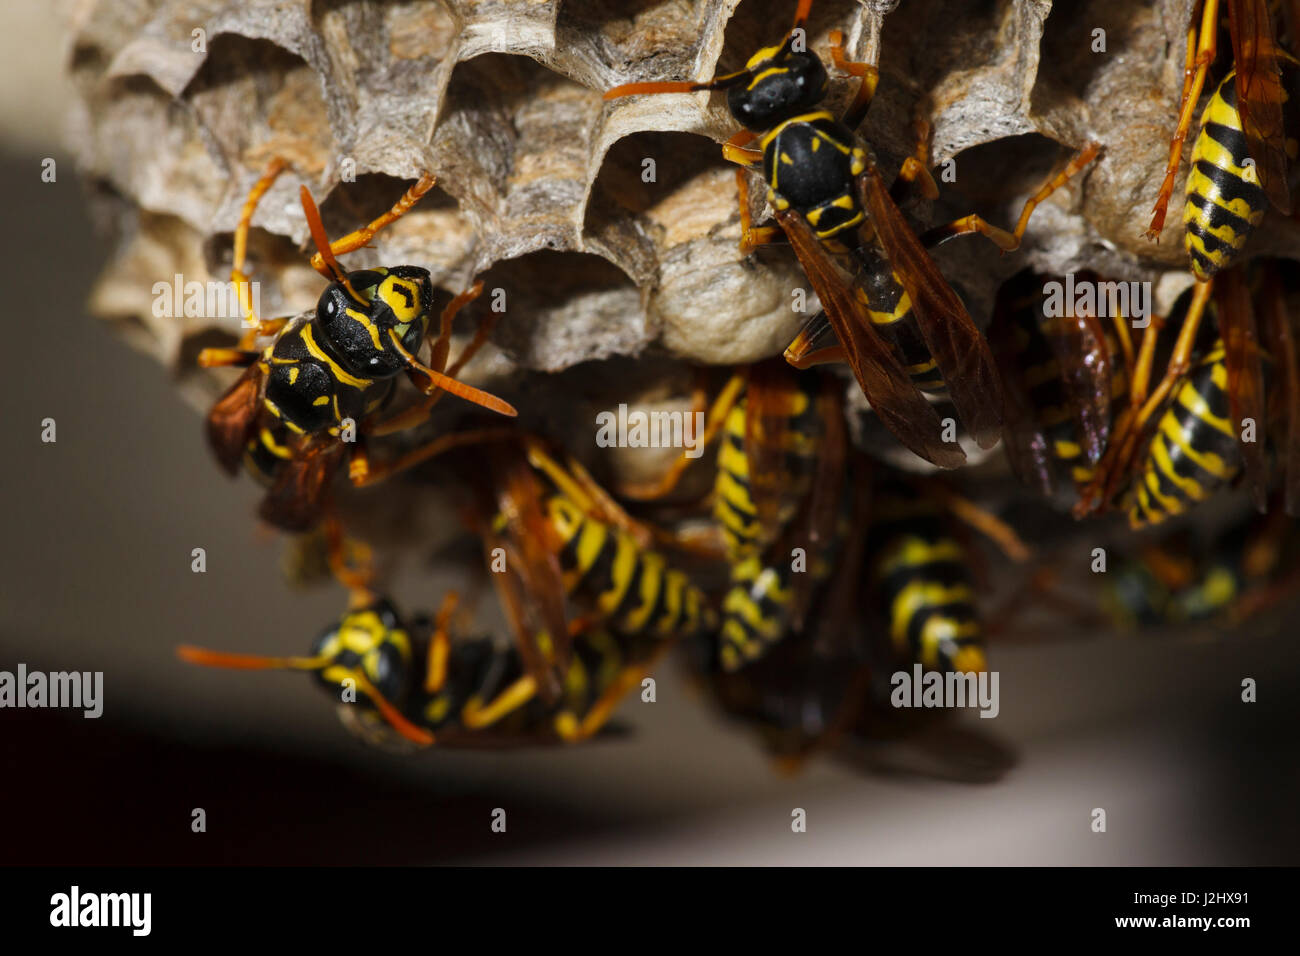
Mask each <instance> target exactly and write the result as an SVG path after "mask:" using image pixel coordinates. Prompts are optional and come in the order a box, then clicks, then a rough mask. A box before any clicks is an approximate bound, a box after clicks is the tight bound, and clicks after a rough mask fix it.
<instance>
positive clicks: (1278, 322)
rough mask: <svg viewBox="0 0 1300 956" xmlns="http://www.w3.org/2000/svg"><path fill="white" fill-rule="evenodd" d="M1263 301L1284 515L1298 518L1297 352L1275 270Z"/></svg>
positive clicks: (1266, 278) (1293, 324)
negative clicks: (1279, 432) (1280, 435)
mask: <svg viewBox="0 0 1300 956" xmlns="http://www.w3.org/2000/svg"><path fill="white" fill-rule="evenodd" d="M1262 301H1263V303H1264V329H1265V332H1266V334H1267V335H1268V348H1269V354H1270V356H1272V359H1273V374H1272V377H1271V379H1270V381H1271V382H1276V383H1277V384H1276V386H1274V387H1275V388H1276V390H1277V391H1276V392H1275V394H1276V395H1278V396H1279V398H1278V399H1276V400H1275V402H1274V403H1273V404H1274V409H1275V410H1276V412H1277V416H1278V418H1280V422H1281V424H1282V426H1283V427H1284V428H1285V429H1286V437H1285V439H1283V441H1284V445H1283V447H1282V448H1280V449H1279V455H1278V457H1279V458H1280V460H1281V462H1282V465H1283V467H1284V469H1285V474H1286V480H1285V486H1284V492H1283V502H1284V507H1285V509H1286V513H1287V514H1289V515H1300V350H1298V349H1297V343H1296V322H1295V320H1294V319H1293V318H1292V315H1293V313H1292V312H1291V310H1289V309H1288V308H1287V301H1286V298H1285V292H1284V290H1283V288H1282V282H1281V279H1280V277H1279V276H1278V274H1277V270H1276V268H1273V267H1270V268H1268V270H1267V271H1266V272H1265V274H1264V286H1263V296H1262ZM1275 420H1276V419H1275Z"/></svg>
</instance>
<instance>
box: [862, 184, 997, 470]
mask: <svg viewBox="0 0 1300 956" xmlns="http://www.w3.org/2000/svg"><path fill="white" fill-rule="evenodd" d="M858 192H859V195H860V197H861V200H862V208H863V209H865V210H866V213H867V215H868V217H870V219H871V225H872V227H873V228H874V229H875V231H876V237H877V238H878V239H879V240H880V245H881V248H883V249H884V252H885V255H886V257H887V258H888V259H889V263H890V266H891V267H892V268H893V270H894V275H895V276H896V277H897V278H898V280H899V282H900V283H901V284H902V286H903V288H904V289H905V290H906V291H907V295H908V297H909V298H910V299H911V300H912V311H913V313H914V314H915V315H916V324H917V327H918V328H919V329H920V331H921V337H922V338H924V339H925V344H926V347H927V348H928V349H929V350H930V354H931V355H932V356H933V357H934V361H935V364H936V365H937V366H938V368H939V372H940V374H941V375H942V376H943V380H944V382H945V383H946V384H947V386H948V394H949V396H950V397H951V398H952V404H953V407H954V408H956V409H957V414H958V415H959V416H960V418H961V421H962V424H963V425H965V426H966V430H967V431H968V432H969V433H970V435H971V437H972V438H974V439H975V441H976V443H977V444H978V445H979V446H980V447H981V448H992V447H993V445H995V444H996V443H997V440H998V438H999V436H1000V434H1001V430H1002V390H1001V387H1000V383H999V381H998V373H997V369H996V368H995V366H994V364H993V356H992V354H991V353H990V352H989V347H988V343H987V342H985V341H984V336H983V335H981V334H980V330H979V329H978V328H976V327H975V323H974V321H972V319H971V317H970V315H969V313H967V311H966V307H965V306H964V305H962V302H961V299H959V298H958V297H957V293H955V292H954V291H953V290H952V286H950V285H948V280H946V279H945V278H944V277H943V273H942V272H940V271H939V267H938V265H936V264H935V261H934V260H933V259H932V258H930V254H929V253H928V252H926V251H925V247H924V246H923V245H921V241H920V239H918V238H917V236H916V233H915V232H913V231H912V227H911V226H910V225H908V223H907V220H906V219H904V218H903V214H902V213H901V212H899V210H898V207H897V206H896V205H894V201H893V199H891V198H890V196H889V189H888V187H887V186H886V185H885V183H884V180H883V179H881V178H880V173H879V172H877V171H876V170H875V169H874V168H873V167H868V168H867V170H866V171H865V172H864V173H863V174H862V175H861V176H859V177H858Z"/></svg>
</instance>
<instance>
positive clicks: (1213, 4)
mask: <svg viewBox="0 0 1300 956" xmlns="http://www.w3.org/2000/svg"><path fill="white" fill-rule="evenodd" d="M1218 18H1219V0H1204V4H1203V6H1202V8H1201V25H1200V30H1199V31H1198V30H1197V28H1196V23H1195V21H1194V20H1193V22H1192V24H1190V25H1189V26H1188V28H1187V59H1186V63H1185V65H1184V67H1183V96H1182V103H1181V108H1180V110H1179V113H1178V125H1177V126H1176V127H1175V128H1174V135H1173V136H1172V137H1171V138H1170V140H1169V161H1168V163H1167V164H1166V165H1165V178H1164V180H1163V181H1162V182H1161V184H1160V192H1159V194H1158V195H1157V196H1156V202H1155V205H1154V206H1152V207H1151V225H1150V226H1148V227H1147V231H1146V237H1147V238H1148V239H1159V238H1160V233H1161V231H1162V230H1163V229H1164V226H1165V214H1166V212H1167V211H1168V208H1169V200H1170V199H1171V198H1172V197H1173V194H1174V180H1175V178H1176V177H1177V176H1178V168H1179V167H1180V166H1181V165H1182V162H1183V143H1184V141H1185V140H1186V139H1187V133H1188V131H1189V130H1190V129H1191V128H1192V117H1193V116H1194V115H1195V112H1196V104H1197V103H1198V102H1199V101H1200V99H1201V91H1202V90H1203V89H1204V87H1205V76H1206V73H1207V72H1208V71H1209V69H1210V64H1212V63H1213V62H1214V58H1215V56H1216V55H1217V53H1218V35H1219V24H1218Z"/></svg>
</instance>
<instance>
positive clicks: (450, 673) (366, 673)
mask: <svg viewBox="0 0 1300 956" xmlns="http://www.w3.org/2000/svg"><path fill="white" fill-rule="evenodd" d="M455 607H456V596H455V593H454V592H451V593H449V594H448V595H447V597H446V598H445V599H444V601H443V605H442V608H441V609H440V611H439V612H438V614H437V616H436V617H435V618H433V619H430V618H429V617H427V616H424V615H418V616H415V617H412V618H410V619H409V620H408V619H405V618H403V616H402V615H401V614H400V613H399V612H398V611H397V609H396V608H395V607H394V605H393V604H392V603H391V602H390V601H389V600H388V599H387V598H385V597H383V596H381V595H378V594H376V593H374V592H371V591H369V590H368V589H366V590H361V591H357V592H354V594H353V598H352V604H351V606H350V607H349V609H348V610H347V612H346V613H345V614H344V615H343V616H342V617H341V618H340V619H339V620H338V621H337V622H335V623H333V624H331V625H330V626H329V627H327V628H326V629H325V630H324V631H322V632H321V634H320V635H319V636H318V637H317V638H316V640H315V641H314V642H313V644H312V647H311V651H310V653H309V654H308V655H307V656H306V657H264V656H259V655H251V654H229V653H221V652H216V651H210V650H206V649H203V648H196V647H189V646H182V647H180V648H178V649H177V653H178V654H179V655H180V657H181V658H182V659H183V660H185V661H188V662H189V663H192V664H199V665H203V666H207V667H225V668H232V669H237V670H300V671H308V672H310V673H312V674H313V675H314V676H315V678H316V681H317V683H318V684H319V685H320V686H321V687H322V689H324V690H325V691H326V692H327V693H328V694H330V695H331V696H332V697H334V698H336V699H337V700H339V716H340V718H341V719H342V720H343V722H344V724H345V725H346V726H347V727H348V728H349V729H351V730H352V731H353V732H355V733H356V734H357V735H358V736H360V737H362V739H364V740H367V741H368V742H370V743H373V744H376V745H380V746H385V747H390V748H392V747H393V746H394V745H396V746H397V747H398V748H402V749H404V748H408V747H410V746H411V745H415V746H425V747H427V746H434V745H436V746H442V747H505V746H522V745H528V744H545V743H576V742H578V741H581V740H586V739H588V738H590V737H592V736H593V735H595V734H596V733H598V732H599V731H600V730H601V729H602V728H603V727H604V726H605V724H606V723H607V722H608V720H609V718H610V716H611V715H612V714H613V712H614V709H615V708H616V706H617V705H618V703H619V702H620V701H621V700H622V698H623V697H624V696H625V695H626V693H627V692H628V691H629V690H631V689H632V688H634V687H636V686H637V685H638V684H639V683H640V682H641V680H642V679H643V677H644V676H645V675H646V674H647V673H649V672H650V671H651V669H652V668H653V665H654V663H655V661H656V660H657V659H658V658H659V655H660V654H661V653H662V652H663V651H664V649H665V648H667V647H668V646H669V642H667V641H664V640H659V639H656V638H654V637H638V638H629V637H627V636H620V635H617V634H615V633H614V632H612V631H609V630H606V629H605V628H601V627H594V628H591V629H590V630H587V631H585V632H584V633H582V634H581V635H579V636H578V637H576V638H575V639H574V641H573V646H572V653H571V655H570V657H569V662H568V665H567V667H566V668H565V671H564V681H563V687H562V690H561V693H560V695H559V696H558V697H557V699H555V700H554V701H545V700H544V699H543V698H542V696H541V695H540V694H539V692H538V686H537V683H536V682H535V681H534V680H533V678H532V677H530V676H529V675H528V673H527V671H526V669H525V666H524V663H523V658H522V657H521V656H520V653H519V650H518V648H516V647H514V646H509V645H503V644H501V643H500V642H498V641H496V640H494V639H493V638H491V637H477V638H472V639H467V640H458V641H453V640H452V637H451V632H450V621H451V618H452V615H453V613H454V611H455Z"/></svg>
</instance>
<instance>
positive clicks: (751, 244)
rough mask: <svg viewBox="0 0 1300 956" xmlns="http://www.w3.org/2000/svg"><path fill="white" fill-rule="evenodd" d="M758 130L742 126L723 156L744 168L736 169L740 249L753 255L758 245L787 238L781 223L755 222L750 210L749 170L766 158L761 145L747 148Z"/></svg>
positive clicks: (728, 141) (723, 148)
mask: <svg viewBox="0 0 1300 956" xmlns="http://www.w3.org/2000/svg"><path fill="white" fill-rule="evenodd" d="M753 139H754V134H753V133H751V132H749V131H748V130H741V131H740V132H739V133H737V134H736V135H735V136H733V137H731V139H729V140H727V142H726V143H724V144H723V146H722V156H723V158H724V159H726V160H728V161H729V162H733V163H735V164H736V165H737V166H739V167H740V168H739V169H737V170H736V200H737V202H738V203H739V205H740V252H741V254H742V255H749V254H750V253H751V252H753V251H754V249H755V248H757V247H758V246H761V245H765V244H766V243H769V242H780V241H781V240H783V239H784V238H785V233H784V232H782V230H781V227H780V226H755V225H754V221H753V218H752V216H751V215H750V211H749V170H750V169H752V168H753V167H755V166H757V165H758V164H759V163H761V162H762V161H763V153H762V151H760V150H757V149H745V148H744V144H745V143H748V142H751V141H752V140H753Z"/></svg>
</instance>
